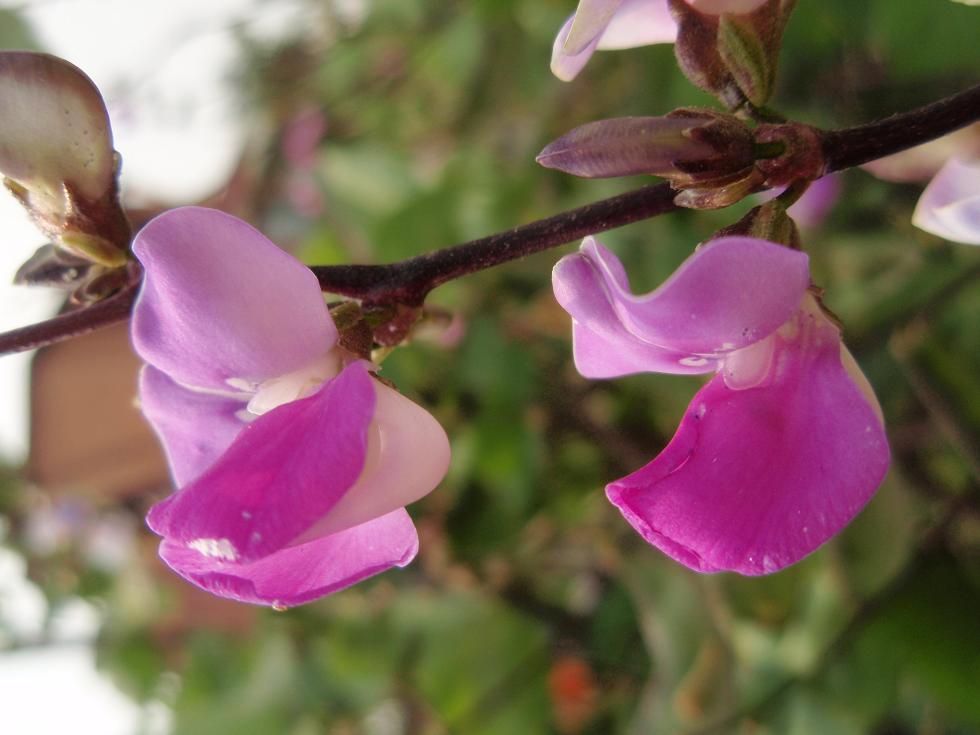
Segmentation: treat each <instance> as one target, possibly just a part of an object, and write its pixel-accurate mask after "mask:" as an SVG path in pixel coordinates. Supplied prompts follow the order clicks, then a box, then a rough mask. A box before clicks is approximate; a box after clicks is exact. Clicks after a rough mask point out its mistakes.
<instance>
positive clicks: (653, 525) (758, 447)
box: [606, 309, 889, 575]
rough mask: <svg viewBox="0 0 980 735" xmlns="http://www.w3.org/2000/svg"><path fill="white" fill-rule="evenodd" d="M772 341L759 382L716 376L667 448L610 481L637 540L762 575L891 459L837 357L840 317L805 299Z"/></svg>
mask: <svg viewBox="0 0 980 735" xmlns="http://www.w3.org/2000/svg"><path fill="white" fill-rule="evenodd" d="M772 349H773V352H772V355H771V357H772V360H771V363H770V366H769V371H768V376H767V378H766V380H765V381H764V382H763V383H761V384H760V385H758V386H757V387H754V388H748V389H745V390H732V389H731V388H729V387H728V385H727V384H726V376H725V374H724V373H722V374H719V375H718V376H716V377H715V378H714V379H713V380H712V381H711V382H710V383H708V384H707V385H706V386H705V387H704V388H703V389H701V391H700V392H699V393H698V394H697V395H696V396H695V397H694V400H692V401H691V405H690V406H689V408H688V410H687V413H686V414H685V416H684V419H683V421H682V422H681V425H680V427H679V428H678V430H677V433H676V434H675V436H674V438H673V440H671V442H670V444H669V445H668V446H667V448H666V449H664V451H663V452H662V453H661V454H660V455H659V456H658V457H657V458H656V459H654V460H653V461H652V462H651V463H650V464H648V465H647V466H646V467H644V468H642V469H641V470H638V471H637V472H634V473H633V474H632V475H629V476H628V477H624V478H623V479H621V480H618V481H616V482H614V483H611V484H610V485H609V486H608V487H607V489H606V492H607V495H608V496H609V499H610V500H611V501H612V502H613V503H614V504H615V505H616V506H617V507H618V508H619V509H620V510H621V511H622V513H623V515H624V516H625V517H626V519H627V520H628V521H629V522H630V523H631V524H632V525H633V527H634V528H635V529H636V530H637V531H638V532H639V533H640V534H641V535H642V536H643V538H644V539H646V540H647V541H648V542H649V543H651V544H653V545H654V546H656V547H658V548H659V549H661V550H662V551H663V552H665V553H666V554H667V555H669V556H671V557H673V558H674V559H676V560H677V561H679V562H681V563H682V564H685V565H686V566H689V567H691V568H692V569H695V570H697V571H701V572H718V571H725V570H729V571H735V572H739V573H741V574H749V575H755V574H768V573H770V572H774V571H777V570H779V569H781V568H783V567H785V566H787V565H789V564H793V563H794V562H796V561H799V560H800V559H802V558H803V557H804V556H806V555H807V554H809V553H810V552H812V551H814V550H815V549H816V548H817V547H819V546H820V545H821V544H823V543H824V542H825V541H826V540H827V539H828V538H830V537H831V536H833V535H834V534H835V533H837V532H838V531H840V529H841V528H843V526H844V525H846V524H847V523H848V522H849V521H850V520H851V519H852V518H853V517H854V516H855V515H856V514H857V513H858V511H860V510H861V508H862V507H863V506H864V505H865V503H867V502H868V500H869V499H870V498H871V496H872V495H873V494H874V491H875V489H876V488H877V487H878V485H879V484H880V483H881V481H882V478H883V477H884V475H885V472H886V471H887V469H888V461H889V457H888V444H887V439H886V437H885V433H884V429H883V427H882V424H881V422H880V420H879V417H878V415H877V414H876V413H875V409H874V408H873V407H872V405H871V404H870V403H869V402H868V400H867V399H866V398H865V396H864V394H863V393H862V391H861V389H860V388H859V387H858V386H857V385H856V384H855V382H854V381H853V380H852V378H851V377H850V376H849V375H848V373H847V370H846V369H845V367H844V366H843V365H842V362H841V343H840V335H839V333H838V331H837V329H836V327H834V326H833V325H832V324H831V323H830V322H829V321H828V320H827V319H826V318H825V317H823V316H822V315H820V314H819V313H815V310H813V309H801V310H800V312H799V313H798V315H797V316H796V317H795V318H794V320H793V321H792V322H790V323H789V324H788V325H786V326H785V327H783V328H782V329H780V331H779V332H777V333H776V334H775V335H774V336H773V344H772Z"/></svg>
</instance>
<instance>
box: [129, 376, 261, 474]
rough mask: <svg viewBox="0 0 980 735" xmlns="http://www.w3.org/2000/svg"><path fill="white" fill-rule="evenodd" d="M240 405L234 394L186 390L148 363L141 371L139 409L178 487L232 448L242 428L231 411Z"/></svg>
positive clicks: (243, 405) (241, 402)
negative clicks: (227, 395)
mask: <svg viewBox="0 0 980 735" xmlns="http://www.w3.org/2000/svg"><path fill="white" fill-rule="evenodd" d="M244 407H245V403H244V402H243V401H240V400H237V399H235V398H228V397H225V396H217V395H213V394H208V393H199V392H196V391H191V390H188V389H187V388H184V387H183V386H180V385H178V384H177V383H175V382H174V381H172V380H171V379H170V378H168V377H167V376H166V374H164V373H161V372H160V371H159V370H157V369H156V368H154V367H152V366H150V365H145V366H144V367H143V370H142V371H141V372H140V408H141V410H142V411H143V415H144V416H146V418H147V420H148V421H149V422H150V424H151V425H152V426H153V429H154V430H155V431H156V433H157V436H159V437H160V441H161V442H162V444H163V447H164V451H165V452H166V454H167V462H168V463H169V464H170V471H171V473H172V474H173V477H174V482H175V483H176V484H177V486H178V487H179V486H182V485H185V484H187V483H188V482H190V481H191V480H193V479H195V478H196V477H197V476H198V475H200V474H201V473H202V472H204V470H206V469H207V468H208V467H210V466H211V465H212V464H214V462H215V460H217V459H218V457H220V456H221V454H222V453H223V452H224V451H225V450H226V449H227V448H228V447H229V446H231V443H232V442H233V441H234V440H235V437H236V436H238V432H240V431H241V430H242V429H243V428H244V427H245V424H244V423H243V422H242V421H241V420H239V419H238V417H237V416H236V415H235V414H236V413H237V412H238V411H240V410H242V409H243V408H244Z"/></svg>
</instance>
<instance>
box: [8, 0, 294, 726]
mask: <svg viewBox="0 0 980 735" xmlns="http://www.w3.org/2000/svg"><path fill="white" fill-rule="evenodd" d="M0 7H14V8H20V9H22V10H23V14H24V16H25V17H26V18H27V19H28V20H29V21H30V22H31V23H32V25H33V30H34V32H35V34H36V35H37V37H38V38H39V40H40V42H41V43H42V45H43V46H44V48H45V50H47V51H49V52H51V53H54V54H56V55H58V56H61V57H63V58H65V59H68V60H69V61H71V62H72V63H74V64H75V65H77V66H78V67H80V68H81V69H82V70H83V71H85V72H86V73H87V74H88V75H89V76H90V77H91V78H92V79H93V81H95V83H96V85H97V86H98V87H99V88H100V89H101V90H102V92H103V95H104V97H105V99H106V102H107V106H108V108H109V115H110V118H111V120H112V126H113V132H114V138H115V147H116V149H117V150H119V152H120V153H121V154H122V157H123V175H122V188H123V195H124V197H125V198H126V199H127V200H128V201H130V202H139V201H141V200H145V199H146V198H152V199H154V200H156V201H164V202H167V203H170V204H173V205H179V204H183V203H187V202H192V201H195V200H197V199H200V198H202V197H204V196H206V195H208V194H210V193H211V192H213V191H214V190H215V189H217V188H218V187H220V186H221V185H222V183H223V182H224V181H225V180H226V179H227V177H228V175H229V174H230V172H231V170H232V168H233V166H234V164H235V162H236V159H237V157H238V154H239V151H240V149H241V146H242V143H243V141H244V136H245V131H244V127H243V125H242V121H241V120H240V119H239V115H238V114H237V103H236V100H235V97H234V92H233V90H232V89H231V88H230V87H229V85H228V84H227V80H228V79H229V76H230V74H231V73H232V72H233V71H234V69H235V65H236V62H237V51H236V45H235V43H234V39H233V37H232V34H231V33H230V32H229V28H230V27H231V26H233V25H234V24H237V23H246V24H247V26H248V29H249V31H250V32H251V33H252V34H253V35H259V34H261V35H262V36H263V37H265V38H270V37H275V36H277V35H279V34H281V33H282V32H283V30H284V29H289V28H293V27H296V26H297V24H298V23H302V22H303V21H302V14H303V12H304V8H305V7H306V5H305V3H304V2H302V0H278V1H277V2H269V1H268V0H264V1H263V0H168V2H155V1H154V2H151V1H150V0H33V1H28V2H24V1H23V0H0ZM44 241H45V240H44V238H43V236H41V235H40V234H39V233H38V232H37V230H35V229H34V227H33V225H31V223H30V221H29V220H28V219H27V217H26V215H25V214H24V213H23V212H22V211H21V209H20V207H19V205H18V204H17V203H16V202H15V201H14V200H13V198H12V197H10V196H9V195H7V193H6V192H5V191H3V190H0V331H6V330H8V329H11V328H14V327H18V326H23V325H25V324H29V323H31V322H34V321H37V320H39V319H41V318H43V317H44V316H46V315H50V314H52V313H53V312H54V310H55V309H56V308H57V304H58V303H60V297H59V296H58V295H56V294H54V293H51V292H49V291H46V290H43V289H27V288H22V287H15V286H12V285H10V282H11V279H12V277H13V274H14V272H15V271H16V269H17V267H18V266H19V264H20V263H22V262H23V261H24V260H26V259H27V258H28V257H29V256H30V255H31V254H32V253H33V252H34V250H35V249H36V248H37V247H38V246H39V245H41V244H43V243H44ZM29 359H30V356H29V355H19V356H4V357H0V459H5V460H6V461H8V462H18V461H20V460H22V459H23V458H24V456H25V455H26V450H27V399H28V391H27V382H26V380H27V369H28V367H29V362H28V361H29ZM0 520H2V519H0ZM0 542H2V529H0ZM78 605H79V606H82V607H77V606H76V609H75V613H77V614H76V615H75V622H76V623H77V624H76V625H75V627H74V628H71V626H69V628H70V634H66V637H67V638H69V639H71V640H72V641H75V642H73V643H70V644H69V643H59V644H57V645H53V646H45V647H43V648H37V649H28V650H25V651H21V652H16V653H2V649H3V646H4V645H6V643H9V641H8V642H5V641H3V639H2V635H0V723H2V724H0V730H2V732H4V733H10V734H11V735H19V734H20V733H30V734H31V735H35V734H37V735H47V733H64V732H73V733H79V734H80V735H85V734H87V733H93V735H95V734H97V735H117V733H118V734H119V735H123V734H125V733H133V732H135V731H136V730H137V727H138V724H139V723H141V722H142V723H143V724H144V725H145V724H147V723H146V722H145V717H146V715H147V714H149V715H151V716H152V717H151V720H154V718H155V720H154V721H153V722H150V727H149V730H148V731H151V732H162V731H165V730H166V727H167V726H166V722H167V716H166V711H165V709H164V710H163V711H157V712H155V713H154V712H153V711H150V712H149V713H148V712H147V710H143V709H141V708H139V707H137V706H136V705H135V704H133V703H132V702H130V701H129V700H128V699H127V698H126V697H125V696H124V695H123V694H121V693H120V692H119V691H118V690H117V689H116V688H115V687H114V686H113V685H112V684H111V683H110V682H109V681H108V680H107V679H105V678H104V677H102V676H101V675H100V674H98V672H97V671H96V669H95V666H94V649H93V648H92V646H91V645H90V644H88V643H86V642H85V641H91V640H92V638H93V637H94V635H95V631H96V630H97V627H98V612H97V611H96V610H95V609H94V608H91V607H90V606H85V603H82V602H80V601H79V602H78ZM79 611H81V612H79ZM45 613H46V607H45V603H44V600H43V597H42V596H41V595H40V592H39V591H38V590H37V589H36V588H34V587H33V585H31V584H30V582H28V581H27V580H26V579H25V577H24V570H23V564H22V560H20V557H18V556H17V555H16V554H14V553H13V552H11V551H9V550H6V549H4V548H3V547H2V546H0V629H3V628H6V629H8V630H12V631H14V633H17V634H18V635H21V636H27V637H28V638H30V637H32V636H36V635H37V634H38V633H39V632H40V631H39V628H38V626H39V625H40V622H41V620H42V619H43V616H44V615H45ZM79 621H82V622H79ZM79 640H80V641H81V643H79V642H78V641H79ZM141 718H143V719H141Z"/></svg>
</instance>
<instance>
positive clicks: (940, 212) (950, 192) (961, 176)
mask: <svg viewBox="0 0 980 735" xmlns="http://www.w3.org/2000/svg"><path fill="white" fill-rule="evenodd" d="M912 224H914V225H915V226H916V227H919V228H921V229H923V230H925V231H926V232H931V233H932V234H934V235H938V236H939V237H944V238H946V239H947V240H952V241H953V242H962V243H966V244H968V245H980V159H978V160H975V161H964V160H960V159H958V158H951V159H949V161H948V162H947V163H946V165H945V166H943V167H942V169H940V171H939V173H938V174H936V176H935V178H933V180H932V181H931V182H929V186H927V187H926V190H925V191H924V192H922V197H921V198H920V199H919V203H918V204H917V205H916V207H915V213H914V214H913V215H912Z"/></svg>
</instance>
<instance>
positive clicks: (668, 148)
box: [537, 108, 753, 188]
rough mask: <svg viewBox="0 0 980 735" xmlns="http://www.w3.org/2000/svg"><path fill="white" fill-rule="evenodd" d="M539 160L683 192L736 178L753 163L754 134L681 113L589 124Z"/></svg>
mask: <svg viewBox="0 0 980 735" xmlns="http://www.w3.org/2000/svg"><path fill="white" fill-rule="evenodd" d="M537 161H538V163H540V164H541V165H542V166H545V167H546V168H553V169H557V170H559V171H564V172H566V173H570V174H573V175H575V176H582V177H585V178H609V177H614V176H630V175H633V174H651V175H654V176H663V177H664V178H667V179H670V181H671V183H672V184H673V185H674V186H675V187H677V188H682V187H684V186H689V185H692V184H694V183H696V182H704V181H717V180H730V179H733V178H739V177H740V176H741V175H742V174H743V173H744V172H746V170H747V169H750V168H751V166H752V163H753V147H752V134H751V132H750V131H749V130H748V128H747V127H746V126H745V125H744V123H742V122H741V121H739V120H737V119H736V118H734V117H733V116H731V115H726V114H723V113H718V112H715V111H712V110H701V109H693V108H692V109H681V110H675V111H674V112H672V113H670V114H669V115H667V116H665V117H621V118H612V119H609V120H599V121H597V122H592V123H587V124H585V125H582V126H580V127H577V128H575V129H574V130H572V131H571V132H569V133H566V134H565V135H563V136H562V137H560V138H558V139H557V140H555V141H554V142H552V143H550V144H549V145H548V146H546V147H545V149H544V150H543V151H541V153H540V154H539V155H538V158H537Z"/></svg>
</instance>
